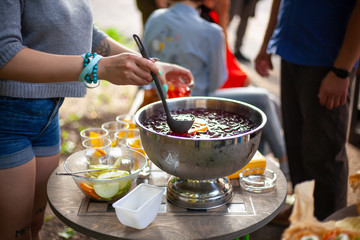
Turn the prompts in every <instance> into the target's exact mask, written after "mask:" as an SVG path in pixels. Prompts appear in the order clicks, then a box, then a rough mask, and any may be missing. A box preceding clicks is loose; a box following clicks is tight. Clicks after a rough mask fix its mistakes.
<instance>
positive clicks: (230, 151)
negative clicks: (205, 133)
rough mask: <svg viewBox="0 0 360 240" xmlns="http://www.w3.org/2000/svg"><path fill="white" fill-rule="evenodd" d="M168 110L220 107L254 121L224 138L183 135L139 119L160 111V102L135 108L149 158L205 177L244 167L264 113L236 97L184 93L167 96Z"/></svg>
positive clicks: (175, 171)
mask: <svg viewBox="0 0 360 240" xmlns="http://www.w3.org/2000/svg"><path fill="white" fill-rule="evenodd" d="M167 101H168V105H169V109H170V111H175V110H178V109H181V108H185V109H188V108H205V109H222V110H224V111H227V112H233V113H237V114H240V115H242V116H243V117H245V118H247V119H250V120H252V121H253V122H255V127H254V128H253V129H251V130H250V131H248V132H246V133H242V134H238V135H234V136H230V137H224V138H208V139H204V138H201V139H199V138H197V139H194V138H186V137H178V136H171V135H164V134H160V133H157V132H155V131H152V130H150V129H148V128H146V127H145V126H144V125H143V122H144V121H145V120H146V119H147V118H148V117H149V116H151V115H153V114H156V113H157V112H159V111H161V112H163V111H164V109H163V105H162V104H161V102H155V103H152V104H149V105H146V106H144V107H143V108H141V109H139V110H138V111H137V113H136V114H135V122H136V124H137V126H138V127H139V128H140V138H141V143H142V145H143V148H144V150H145V152H146V154H147V155H148V157H149V159H150V160H151V161H152V162H153V163H154V164H155V165H156V166H158V167H159V168H160V169H162V170H163V171H165V172H167V173H169V174H171V175H174V176H177V177H180V178H183V179H192V180H209V179H216V178H221V177H224V176H228V175H230V174H232V173H234V172H236V171H237V170H239V169H241V168H242V167H244V166H245V165H246V164H247V163H248V162H249V161H250V160H251V158H252V157H253V155H254V154H255V152H256V150H257V149H258V146H259V142H260V137H261V132H262V129H263V127H264V126H265V123H266V116H265V114H264V113H263V112H262V111H261V110H259V109H258V108H256V107H254V106H252V105H250V104H247V103H244V102H240V101H235V100H230V99H225V98H215V97H186V98H175V99H169V100H167Z"/></svg>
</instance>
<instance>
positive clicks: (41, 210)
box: [35, 206, 46, 215]
mask: <svg viewBox="0 0 360 240" xmlns="http://www.w3.org/2000/svg"><path fill="white" fill-rule="evenodd" d="M45 208H46V206H45V207H41V208H39V209H38V210H37V211H36V213H35V215H38V214H39V213H43V212H45Z"/></svg>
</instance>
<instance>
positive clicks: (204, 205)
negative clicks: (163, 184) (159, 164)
mask: <svg viewBox="0 0 360 240" xmlns="http://www.w3.org/2000/svg"><path fill="white" fill-rule="evenodd" d="M232 198H233V188H232V185H231V184H230V181H229V180H228V178H226V177H225V178H217V179H211V180H190V179H182V178H179V177H176V176H172V177H171V178H170V179H169V182H168V185H167V199H168V200H169V201H170V202H172V203H173V204H175V205H177V206H180V207H184V208H188V209H199V210H200V209H211V208H216V207H220V206H222V205H224V204H226V203H228V202H230V201H231V200H232Z"/></svg>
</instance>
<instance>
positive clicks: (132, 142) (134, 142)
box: [126, 136, 150, 176]
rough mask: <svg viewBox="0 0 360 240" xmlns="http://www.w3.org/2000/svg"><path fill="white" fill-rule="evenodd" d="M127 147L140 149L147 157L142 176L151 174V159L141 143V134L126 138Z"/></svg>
mask: <svg viewBox="0 0 360 240" xmlns="http://www.w3.org/2000/svg"><path fill="white" fill-rule="evenodd" d="M126 147H128V148H130V149H132V150H135V151H138V152H140V153H142V154H144V156H145V157H146V161H147V164H146V166H145V167H144V169H143V170H142V171H141V172H140V176H148V175H149V174H150V160H149V158H148V157H147V155H146V153H145V150H144V148H143V147H142V145H141V140H140V136H137V137H133V138H128V139H126Z"/></svg>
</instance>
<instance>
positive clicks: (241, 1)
mask: <svg viewBox="0 0 360 240" xmlns="http://www.w3.org/2000/svg"><path fill="white" fill-rule="evenodd" d="M257 2H258V0H231V3H230V4H231V5H230V12H229V21H230V22H231V20H232V19H233V17H234V16H239V17H240V22H239V23H238V26H237V29H236V34H235V36H236V38H235V44H234V55H235V57H236V58H237V59H238V60H239V61H241V62H250V59H249V58H248V57H246V56H244V54H243V53H242V52H241V47H242V44H243V41H244V36H245V33H246V28H247V26H248V21H249V18H250V17H255V8H256V4H257Z"/></svg>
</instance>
